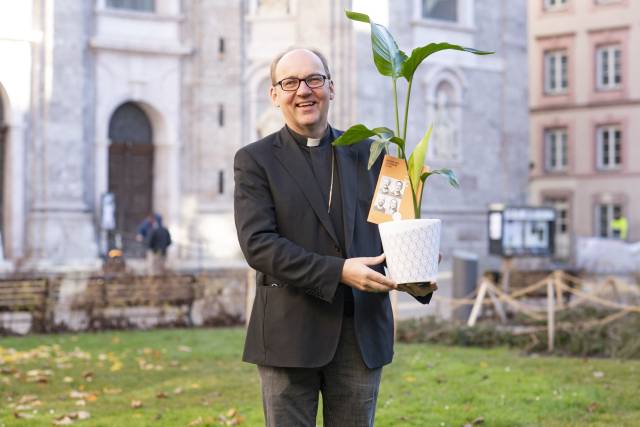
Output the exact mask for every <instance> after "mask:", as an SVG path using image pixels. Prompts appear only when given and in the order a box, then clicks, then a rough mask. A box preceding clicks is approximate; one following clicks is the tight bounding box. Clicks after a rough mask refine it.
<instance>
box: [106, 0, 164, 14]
mask: <svg viewBox="0 0 640 427" xmlns="http://www.w3.org/2000/svg"><path fill="white" fill-rule="evenodd" d="M154 3H155V1H154V0H107V7H108V8H109V9H122V10H133V11H136V12H154V11H155V4H154Z"/></svg>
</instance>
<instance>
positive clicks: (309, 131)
mask: <svg viewBox="0 0 640 427" xmlns="http://www.w3.org/2000/svg"><path fill="white" fill-rule="evenodd" d="M271 81H272V87H271V101H272V102H273V104H274V105H275V106H276V107H277V108H280V110H281V111H282V115H283V118H284V121H285V123H286V126H284V127H283V128H282V129H281V130H280V131H278V132H276V133H273V134H271V135H268V136H266V137H265V138H263V139H262V140H260V141H257V142H255V143H253V144H249V145H247V146H245V147H243V148H242V149H240V150H239V151H238V152H237V153H236V156H235V161H234V178H235V184H236V185H235V194H234V212H235V222H236V229H237V233H238V240H239V242H240V247H241V248H242V252H243V254H244V255H245V258H246V259H247V262H248V263H249V265H250V266H251V267H253V268H254V269H256V297H255V300H254V305H253V310H252V312H251V319H250V321H249V326H248V330H247V336H246V342H245V349H244V355H243V360H244V361H246V362H250V363H255V364H257V365H258V372H259V375H260V380H261V385H262V399H263V408H264V415H265V421H266V425H267V426H293V425H295V426H315V425H316V414H317V410H318V400H319V393H322V402H323V414H324V425H325V426H340V427H342V426H373V420H374V415H375V407H376V399H377V396H378V387H379V384H380V378H381V373H382V366H383V365H386V364H388V363H390V362H391V359H392V355H393V314H392V312H391V303H390V300H389V291H390V290H392V289H396V288H398V289H400V290H405V291H407V292H409V293H411V294H412V295H413V296H414V297H416V298H417V299H418V301H420V302H422V303H423V304H426V303H428V302H429V300H430V299H431V295H432V292H433V291H434V290H435V289H436V288H437V286H435V284H432V285H431V286H424V287H418V286H416V287H413V286H411V288H408V287H403V285H396V283H394V282H393V281H392V280H390V279H389V278H387V277H385V276H384V274H383V273H384V271H383V265H382V264H383V262H384V259H385V258H384V255H383V254H382V244H381V241H380V235H379V233H378V228H377V226H376V225H375V224H372V223H369V222H367V214H368V210H369V203H370V201H371V200H372V198H373V194H374V191H375V186H376V179H377V175H378V173H379V171H380V167H381V164H382V162H381V160H380V161H378V162H376V164H375V165H374V167H373V168H372V169H371V170H368V169H367V159H368V158H369V150H370V144H368V143H362V144H358V145H352V146H347V147H332V145H331V142H332V141H334V140H335V139H336V138H337V137H338V136H339V135H340V133H341V132H340V131H338V130H336V129H334V128H333V127H331V126H330V125H329V124H328V121H327V113H328V110H329V104H330V101H331V100H332V99H333V97H334V85H333V81H332V80H331V74H330V72H329V67H328V65H327V61H326V59H325V57H324V56H323V55H322V54H321V53H319V52H318V51H316V50H311V49H290V50H288V51H285V52H283V53H282V54H280V55H279V56H277V57H276V58H275V59H274V61H273V62H272V65H271ZM406 286H409V285H406Z"/></svg>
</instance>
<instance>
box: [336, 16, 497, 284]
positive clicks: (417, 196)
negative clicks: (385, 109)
mask: <svg viewBox="0 0 640 427" xmlns="http://www.w3.org/2000/svg"><path fill="white" fill-rule="evenodd" d="M345 12H346V15H347V17H348V18H349V19H351V20H354V21H359V22H364V23H368V24H370V26H371V45H372V50H373V61H374V63H375V66H376V68H377V70H378V72H379V73H380V74H382V75H383V76H387V77H390V78H391V82H392V85H393V101H394V104H393V105H394V116H395V117H394V119H395V129H394V130H391V129H389V128H387V127H376V128H373V129H369V128H367V127H366V126H364V125H362V124H357V125H354V126H351V127H350V128H349V129H347V131H345V132H344V133H343V134H342V135H341V136H340V137H339V138H338V139H336V140H335V141H334V142H333V145H336V146H341V145H351V144H356V143H358V142H362V141H365V140H367V139H373V142H372V144H371V150H370V156H369V162H368V168H369V169H371V167H372V166H373V164H374V163H375V162H376V160H377V159H378V157H379V156H380V154H381V153H382V152H383V151H384V152H385V153H386V154H390V147H391V146H395V148H396V154H397V158H398V161H400V162H401V163H404V167H406V174H407V178H408V179H407V181H408V184H409V185H408V187H410V190H411V202H412V203H413V217H414V218H413V219H402V220H398V221H387V222H382V223H380V224H379V230H380V237H381V239H382V245H383V248H384V252H385V254H386V257H387V267H388V269H389V273H390V274H391V278H392V279H393V280H395V281H396V282H397V283H426V282H435V281H436V275H437V272H438V257H439V249H440V220H439V219H421V218H420V214H421V207H422V194H423V191H424V184H425V181H426V180H427V178H429V177H430V176H432V175H443V176H445V177H447V178H448V180H449V184H451V186H453V187H455V188H458V180H457V178H456V175H455V174H454V173H453V171H452V170H451V169H448V168H442V169H435V170H429V169H428V168H426V167H425V157H426V154H427V148H428V144H429V138H430V136H431V131H432V129H433V126H430V127H429V129H428V130H427V131H426V133H425V135H424V137H423V138H422V140H421V141H420V142H419V143H418V144H417V145H416V147H415V148H414V149H413V152H411V153H410V154H409V155H407V154H408V153H407V149H406V145H405V141H406V136H407V123H408V119H409V99H410V97H411V86H412V83H413V77H414V74H415V72H416V70H417V69H418V66H419V65H420V64H421V63H422V61H424V60H425V59H426V58H427V57H429V56H430V55H432V54H434V53H436V52H440V51H443V50H459V51H462V52H469V53H473V54H475V55H487V54H491V53H493V52H484V51H479V50H476V49H472V48H467V47H462V46H458V45H454V44H450V43H446V42H443V43H429V44H427V45H425V46H422V47H418V48H415V49H413V51H412V52H411V55H410V56H407V55H406V54H405V53H404V52H403V51H402V50H400V49H399V48H398V44H397V43H396V41H395V40H394V38H393V36H392V35H391V33H390V32H389V30H388V29H387V28H386V27H384V26H383V25H380V24H376V23H374V22H373V21H372V20H371V19H370V18H369V16H368V15H365V14H363V13H358V12H352V11H348V10H347V11H345ZM399 79H405V80H406V81H407V91H406V96H405V104H404V115H403V117H402V119H403V120H402V123H403V124H402V126H401V124H400V123H401V120H400V116H399V110H398V90H397V81H398V80H399Z"/></svg>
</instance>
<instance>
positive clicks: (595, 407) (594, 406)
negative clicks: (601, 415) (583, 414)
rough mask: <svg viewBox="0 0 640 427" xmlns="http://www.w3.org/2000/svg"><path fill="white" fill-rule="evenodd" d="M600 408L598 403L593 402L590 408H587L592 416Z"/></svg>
mask: <svg viewBox="0 0 640 427" xmlns="http://www.w3.org/2000/svg"><path fill="white" fill-rule="evenodd" d="M598 408H600V405H598V403H596V402H591V403H590V404H589V406H587V412H588V413H590V414H592V413H594V412H595V411H597V410H598Z"/></svg>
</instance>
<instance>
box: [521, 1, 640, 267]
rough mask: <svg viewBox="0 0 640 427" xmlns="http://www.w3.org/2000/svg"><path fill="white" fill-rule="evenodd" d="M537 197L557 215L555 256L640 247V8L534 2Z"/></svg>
mask: <svg viewBox="0 0 640 427" xmlns="http://www.w3.org/2000/svg"><path fill="white" fill-rule="evenodd" d="M528 16H529V36H528V37H529V45H530V50H529V64H530V67H531V70H532V71H531V74H530V79H529V94H530V120H531V127H530V140H531V145H530V158H531V162H532V168H531V174H530V198H531V201H532V203H535V204H546V205H550V206H554V207H555V208H556V211H557V213H558V218H559V220H558V221H557V229H556V254H557V255H558V256H559V257H561V258H570V257H571V255H572V249H573V246H574V244H575V241H576V238H579V237H592V236H596V237H603V238H610V237H612V236H613V230H612V228H611V220H612V219H614V217H615V215H616V214H622V215H623V216H626V217H627V218H628V221H629V235H628V240H629V241H638V240H640V216H638V215H637V212H639V211H640V187H638V185H637V183H638V178H639V177H640V145H639V144H638V142H637V141H638V139H639V138H640V84H639V83H638V80H637V79H634V77H633V76H637V75H639V73H640V55H638V53H637V49H636V48H634V46H637V45H638V42H640V20H639V17H640V3H638V2H635V1H628V0H558V1H548V0H536V1H530V2H528Z"/></svg>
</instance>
